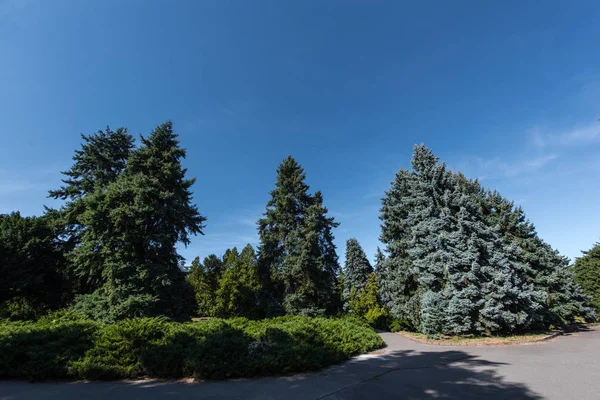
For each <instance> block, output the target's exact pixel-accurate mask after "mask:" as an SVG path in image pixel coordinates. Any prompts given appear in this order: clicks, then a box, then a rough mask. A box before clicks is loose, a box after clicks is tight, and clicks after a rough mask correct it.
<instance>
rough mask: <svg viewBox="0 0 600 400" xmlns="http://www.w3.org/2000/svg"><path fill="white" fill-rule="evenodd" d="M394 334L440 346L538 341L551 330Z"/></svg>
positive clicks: (511, 343) (492, 344)
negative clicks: (477, 333) (502, 334)
mask: <svg viewBox="0 0 600 400" xmlns="http://www.w3.org/2000/svg"><path fill="white" fill-rule="evenodd" d="M396 334H398V335H400V336H403V337H405V338H408V339H412V340H414V341H416V342H420V343H426V344H434V345H440V346H503V345H516V344H525V343H532V342H538V341H541V340H544V339H547V338H548V337H549V336H551V335H552V334H553V332H540V333H525V334H520V335H507V336H440V337H439V338H432V337H429V336H427V335H425V334H423V333H418V332H407V331H399V332H396Z"/></svg>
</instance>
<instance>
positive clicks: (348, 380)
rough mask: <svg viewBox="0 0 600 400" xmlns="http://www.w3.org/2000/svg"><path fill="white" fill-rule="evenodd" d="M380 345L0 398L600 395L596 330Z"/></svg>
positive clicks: (33, 386) (395, 339) (4, 387)
mask: <svg viewBox="0 0 600 400" xmlns="http://www.w3.org/2000/svg"><path fill="white" fill-rule="evenodd" d="M381 336H382V337H383V339H384V340H385V342H386V347H385V348H384V349H382V350H379V351H377V352H374V353H370V354H366V355H362V356H358V357H355V358H353V359H351V360H350V361H348V362H346V363H344V364H341V365H336V366H333V367H330V368H327V369H325V370H323V371H320V372H316V373H311V374H303V375H296V376H287V377H271V378H261V379H246V380H235V381H219V382H200V383H186V382H180V381H154V380H145V381H127V382H122V381H119V382H74V383H64V382H63V383H53V382H45V383H29V382H12V381H0V400H32V399H51V400H80V399H90V400H92V399H93V400H95V399H110V400H136V399H140V400H153V399H159V398H160V399H243V400H250V399H286V400H288V399H290V400H291V399H327V400H339V399H377V400H384V399H512V400H516V399H561V400H564V399H582V400H587V399H589V400H595V399H600V329H597V328H596V329H591V330H589V331H582V332H576V333H571V334H568V335H565V336H561V337H558V338H556V339H553V340H551V341H548V342H541V343H536V344H528V345H515V346H499V347H466V346H435V345H426V344H420V343H415V342H413V341H411V340H409V339H406V338H403V337H400V336H398V335H395V334H393V333H383V334H381Z"/></svg>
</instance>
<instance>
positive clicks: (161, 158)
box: [79, 122, 205, 319]
mask: <svg viewBox="0 0 600 400" xmlns="http://www.w3.org/2000/svg"><path fill="white" fill-rule="evenodd" d="M141 141H142V145H141V146H140V147H139V148H137V149H136V150H134V151H133V152H132V153H131V155H130V157H129V159H128V161H127V165H126V167H125V170H124V171H123V172H122V173H120V174H119V175H118V177H117V178H116V180H115V181H114V182H113V183H111V184H109V185H107V186H106V187H104V188H102V190H94V192H93V193H90V194H88V195H87V196H85V199H84V202H85V212H84V214H83V216H82V217H81V223H82V224H83V225H85V226H86V230H88V231H89V237H91V238H93V239H94V241H93V243H96V246H95V247H94V249H93V251H94V255H95V256H96V257H98V258H99V259H102V260H103V261H104V266H103V270H102V280H103V283H102V285H101V287H100V288H99V289H98V290H97V292H96V293H95V294H94V297H93V298H89V299H86V298H82V299H81V301H80V304H79V306H80V309H81V310H83V311H85V309H86V308H89V306H90V303H103V304H105V306H104V308H105V314H107V315H105V316H104V317H105V318H107V319H117V318H123V317H132V316H152V315H164V316H167V317H170V318H173V319H186V318H188V317H189V315H190V313H191V312H192V311H193V310H194V308H195V302H194V295H193V291H192V288H191V287H190V285H189V284H188V283H187V282H186V280H185V276H184V274H183V271H181V269H180V268H179V261H180V260H181V257H180V256H179V255H178V254H177V251H176V249H175V245H176V244H177V243H178V242H182V243H183V244H184V245H187V244H188V243H189V235H190V234H198V233H202V228H203V222H204V221H205V218H204V217H202V216H201V215H200V214H199V212H198V210H197V208H196V206H194V205H192V204H191V200H192V195H191V192H190V187H191V186H192V184H193V183H194V179H186V178H185V173H186V170H185V169H184V168H182V166H181V159H182V158H184V157H185V150H184V149H183V148H181V147H180V146H179V142H178V141H177V135H176V134H175V133H174V132H173V129H172V124H171V123H170V122H167V123H164V124H162V125H159V126H158V127H157V128H156V129H155V130H154V131H153V132H152V134H151V135H150V136H149V137H148V138H144V137H142V139H141ZM84 239H85V238H84ZM94 307H96V306H95V305H94ZM100 314H102V312H100Z"/></svg>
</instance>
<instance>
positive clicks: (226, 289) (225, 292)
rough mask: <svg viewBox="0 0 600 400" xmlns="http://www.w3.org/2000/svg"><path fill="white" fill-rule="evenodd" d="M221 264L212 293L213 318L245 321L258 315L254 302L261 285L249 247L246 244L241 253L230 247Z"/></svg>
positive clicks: (251, 249) (253, 253) (254, 259)
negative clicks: (220, 273) (235, 318)
mask: <svg viewBox="0 0 600 400" xmlns="http://www.w3.org/2000/svg"><path fill="white" fill-rule="evenodd" d="M225 265H226V267H225V270H224V271H223V274H222V275H221V278H220V279H219V282H218V288H217V290H216V293H215V315H217V316H221V317H233V316H240V317H248V318H255V317H257V316H259V315H260V311H259V310H258V308H257V300H258V294H259V290H260V288H261V284H260V277H259V275H258V269H257V265H256V254H255V252H254V249H253V248H252V246H251V245H249V244H248V245H247V246H246V247H244V249H243V250H242V252H241V254H238V252H237V249H236V248H235V247H234V248H233V249H232V251H231V252H230V253H229V254H228V258H227V260H226V262H225Z"/></svg>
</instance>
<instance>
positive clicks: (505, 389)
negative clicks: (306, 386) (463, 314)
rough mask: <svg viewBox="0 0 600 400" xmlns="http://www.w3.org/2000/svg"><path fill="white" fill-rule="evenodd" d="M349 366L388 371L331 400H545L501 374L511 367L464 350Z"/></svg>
mask: <svg viewBox="0 0 600 400" xmlns="http://www.w3.org/2000/svg"><path fill="white" fill-rule="evenodd" d="M350 364H355V365H360V366H365V365H373V366H377V367H379V368H380V369H382V370H383V371H382V372H381V373H380V374H378V375H375V376H373V377H371V378H369V379H367V380H365V381H363V382H362V383H361V384H359V385H354V386H352V387H349V388H346V389H344V390H342V391H340V392H338V393H335V394H333V395H331V396H329V397H327V398H328V399H332V400H333V399H360V398H366V397H369V398H371V397H372V398H377V397H379V398H382V399H387V398H402V399H529V400H533V399H541V398H542V397H541V396H540V395H538V394H536V393H535V392H533V391H532V390H530V389H529V388H528V387H527V386H526V385H525V384H523V383H519V382H510V381H508V380H506V379H505V378H504V376H503V375H502V371H501V367H502V366H504V365H508V364H506V363H499V362H493V361H489V360H485V359H482V358H479V357H477V356H474V355H471V354H469V353H468V352H466V351H462V350H449V351H432V352H419V351H412V350H404V351H396V352H392V353H390V354H384V355H382V356H380V357H373V358H371V357H369V356H368V355H367V356H363V357H358V358H357V359H356V360H354V361H351V362H350Z"/></svg>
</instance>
